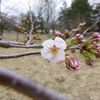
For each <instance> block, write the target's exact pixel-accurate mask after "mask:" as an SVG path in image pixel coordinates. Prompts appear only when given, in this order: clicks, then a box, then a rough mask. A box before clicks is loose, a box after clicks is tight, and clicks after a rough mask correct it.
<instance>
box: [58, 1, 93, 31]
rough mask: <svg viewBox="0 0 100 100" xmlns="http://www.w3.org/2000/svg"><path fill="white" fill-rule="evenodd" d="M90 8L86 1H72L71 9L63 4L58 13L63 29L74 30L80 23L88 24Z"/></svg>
mask: <svg viewBox="0 0 100 100" xmlns="http://www.w3.org/2000/svg"><path fill="white" fill-rule="evenodd" d="M91 12H92V6H91V5H90V4H89V3H88V0H73V1H72V4H71V7H67V4H66V2H64V4H63V8H61V12H60V14H59V15H60V17H59V18H60V20H62V22H63V23H64V24H65V27H68V28H71V29H72V28H75V27H77V25H78V24H79V23H81V22H86V23H88V22H89V23H90V20H91Z"/></svg>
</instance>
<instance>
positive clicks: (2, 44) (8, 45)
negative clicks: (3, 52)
mask: <svg viewBox="0 0 100 100" xmlns="http://www.w3.org/2000/svg"><path fill="white" fill-rule="evenodd" d="M0 47H3V48H11V47H13V48H42V45H41V44H33V45H26V44H25V43H21V42H15V41H7V40H1V41H0Z"/></svg>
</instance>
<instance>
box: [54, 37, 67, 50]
mask: <svg viewBox="0 0 100 100" xmlns="http://www.w3.org/2000/svg"><path fill="white" fill-rule="evenodd" d="M54 41H55V45H56V46H57V47H59V48H62V49H66V42H65V41H64V40H63V39H62V38H60V37H56V38H55V40H54Z"/></svg>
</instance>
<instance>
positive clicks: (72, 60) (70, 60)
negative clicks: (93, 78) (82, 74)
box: [65, 56, 80, 70]
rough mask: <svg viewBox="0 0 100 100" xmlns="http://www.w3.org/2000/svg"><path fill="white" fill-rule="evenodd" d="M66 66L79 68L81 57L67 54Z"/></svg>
mask: <svg viewBox="0 0 100 100" xmlns="http://www.w3.org/2000/svg"><path fill="white" fill-rule="evenodd" d="M65 63H66V68H67V69H69V70H79V69H80V67H79V63H80V62H79V59H77V58H74V57H69V56H66V58H65Z"/></svg>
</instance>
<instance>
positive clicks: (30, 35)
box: [26, 0, 34, 44]
mask: <svg viewBox="0 0 100 100" xmlns="http://www.w3.org/2000/svg"><path fill="white" fill-rule="evenodd" d="M30 1H31V0H29V2H28V5H29V16H30V21H31V30H30V32H29V40H28V41H27V43H26V44H30V43H31V41H32V31H33V28H34V26H33V20H32V12H31V6H30Z"/></svg>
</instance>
